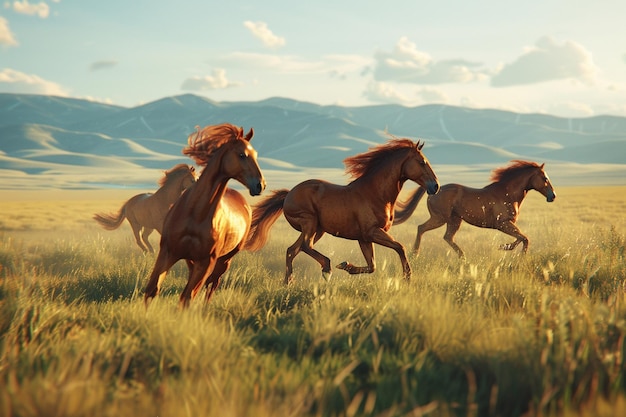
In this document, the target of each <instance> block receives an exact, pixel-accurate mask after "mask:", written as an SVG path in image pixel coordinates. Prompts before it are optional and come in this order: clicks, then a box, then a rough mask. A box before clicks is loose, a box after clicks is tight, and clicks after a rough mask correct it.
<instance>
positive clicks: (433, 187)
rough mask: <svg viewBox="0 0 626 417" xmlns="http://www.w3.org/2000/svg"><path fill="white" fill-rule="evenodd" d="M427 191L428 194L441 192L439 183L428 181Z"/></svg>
mask: <svg viewBox="0 0 626 417" xmlns="http://www.w3.org/2000/svg"><path fill="white" fill-rule="evenodd" d="M426 192H427V193H428V195H433V194H437V193H438V192H439V183H438V182H437V181H427V182H426Z"/></svg>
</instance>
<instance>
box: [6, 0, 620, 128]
mask: <svg viewBox="0 0 626 417" xmlns="http://www.w3.org/2000/svg"><path fill="white" fill-rule="evenodd" d="M217 3H218V2H209V1H203V0H184V1H179V2H174V1H171V0H170V1H164V0H132V1H128V0H125V1H119V0H107V1H85V0H81V1H69V0H16V1H5V2H4V3H3V4H2V7H1V8H0V92H10V93H35V94H51V95H60V96H68V97H77V98H84V99H91V100H98V101H103V102H107V103H112V104H117V105H122V106H129V107H130V106H136V105H138V104H143V103H147V102H150V101H153V100H157V99H160V98H163V97H166V96H172V95H179V94H185V93H193V94H197V95H202V96H206V97H209V98H211V99H213V100H216V101H241V100H246V101H248V100H249V101H256V100H260V99H264V98H268V97H275V96H280V97H288V98H293V99H296V100H302V101H308V102H313V103H317V104H322V105H326V104H339V105H346V106H362V105H372V104H382V103H396V104H402V105H406V106H417V105H422V104H428V103H445V104H450V105H460V106H468V107H476V108H496V109H504V110H512V111H517V112H524V113H527V112H541V113H548V114H555V115H559V116H565V117H582V116H593V115H598V114H613V115H620V116H626V25H625V20H624V16H626V1H624V0H600V1H597V2H592V1H588V0H585V1H583V0H539V1H537V0H526V1H525V2H511V1H506V0H504V1H503V0H473V1H461V0H457V1H450V0H439V1H432V0H429V1H425V0H387V1H380V0H377V1H370V0H360V1H338V0H330V1H329V0H316V1H314V2H294V1H277V0H266V1H259V2H256V1H254V2H253V1H240V0H229V1H223V2H219V4H217Z"/></svg>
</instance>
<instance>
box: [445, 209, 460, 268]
mask: <svg viewBox="0 0 626 417" xmlns="http://www.w3.org/2000/svg"><path fill="white" fill-rule="evenodd" d="M462 221H463V220H462V219H461V218H460V217H455V216H453V217H451V218H450V219H449V220H448V225H447V227H446V233H445V234H444V235H443V240H445V241H446V242H448V245H450V246H452V249H454V250H455V252H456V253H457V255H459V258H465V253H463V250H462V249H461V248H460V247H459V245H457V244H456V243H454V235H456V232H458V231H459V228H460V227H461V222H462Z"/></svg>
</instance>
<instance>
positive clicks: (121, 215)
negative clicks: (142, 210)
mask: <svg viewBox="0 0 626 417" xmlns="http://www.w3.org/2000/svg"><path fill="white" fill-rule="evenodd" d="M125 218H126V203H124V205H123V206H122V207H121V208H120V210H119V211H118V212H117V214H113V213H96V214H94V215H93V219H94V220H95V221H97V222H98V223H99V224H100V226H102V227H103V228H105V229H106V230H115V229H117V228H118V227H120V226H121V224H122V222H123V221H124V219H125Z"/></svg>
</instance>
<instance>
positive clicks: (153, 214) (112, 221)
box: [93, 164, 196, 253]
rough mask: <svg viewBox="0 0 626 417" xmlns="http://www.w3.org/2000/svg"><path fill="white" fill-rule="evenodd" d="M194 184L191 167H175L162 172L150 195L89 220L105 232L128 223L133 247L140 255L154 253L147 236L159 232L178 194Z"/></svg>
mask: <svg viewBox="0 0 626 417" xmlns="http://www.w3.org/2000/svg"><path fill="white" fill-rule="evenodd" d="M194 182H196V171H195V168H194V167H193V166H191V165H186V164H178V165H176V166H174V167H173V168H172V169H170V170H169V171H165V174H164V175H163V178H161V179H160V180H159V185H160V188H159V189H158V190H157V191H156V192H155V193H154V194H153V193H143V194H137V195H136V196H134V197H131V198H130V199H128V200H127V201H126V202H125V203H124V204H123V205H122V207H121V208H120V210H119V211H118V212H117V214H114V213H96V214H94V216H93V219H94V220H95V221H97V222H98V223H99V224H100V226H102V227H103V228H105V229H106V230H115V229H117V228H118V227H120V225H121V224H122V222H123V221H124V219H127V220H128V223H129V224H130V227H131V228H132V229H133V235H134V236H135V241H136V242H137V245H138V246H139V247H140V248H141V250H142V251H144V252H151V253H154V248H153V247H152V245H151V244H150V241H149V240H148V237H149V236H150V234H151V233H152V232H153V231H154V230H156V231H157V232H159V233H161V229H162V227H163V220H164V219H165V215H166V214H167V212H168V210H169V209H170V206H171V205H172V204H174V202H175V201H176V199H177V198H178V197H180V195H181V193H182V192H183V191H185V190H186V189H187V188H188V187H189V186H191V184H193V183H194Z"/></svg>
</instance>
